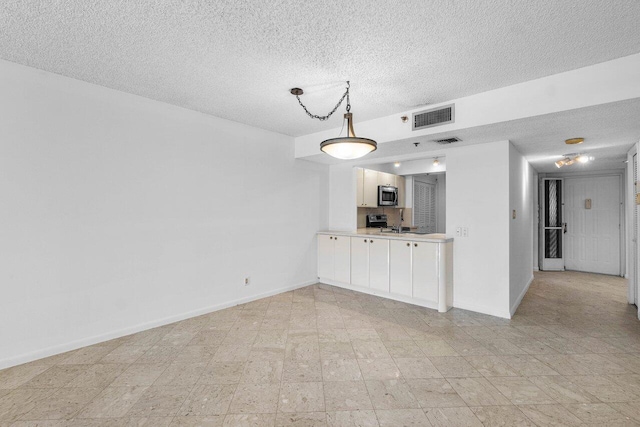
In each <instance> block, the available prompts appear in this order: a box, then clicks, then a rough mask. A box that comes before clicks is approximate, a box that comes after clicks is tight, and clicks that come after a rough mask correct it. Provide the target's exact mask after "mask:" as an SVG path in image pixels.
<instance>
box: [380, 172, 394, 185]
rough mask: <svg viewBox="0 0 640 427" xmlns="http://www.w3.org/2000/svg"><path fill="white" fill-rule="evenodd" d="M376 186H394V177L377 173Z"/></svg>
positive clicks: (384, 173)
mask: <svg viewBox="0 0 640 427" xmlns="http://www.w3.org/2000/svg"><path fill="white" fill-rule="evenodd" d="M378 185H390V186H392V187H395V186H396V176H395V175H393V174H390V173H386V172H378Z"/></svg>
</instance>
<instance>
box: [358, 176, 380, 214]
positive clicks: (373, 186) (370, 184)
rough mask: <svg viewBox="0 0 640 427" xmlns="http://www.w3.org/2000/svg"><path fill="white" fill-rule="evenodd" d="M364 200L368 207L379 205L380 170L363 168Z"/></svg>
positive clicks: (364, 204) (365, 205)
mask: <svg viewBox="0 0 640 427" xmlns="http://www.w3.org/2000/svg"><path fill="white" fill-rule="evenodd" d="M362 185H363V189H362V195H363V196H362V202H363V206H364V207H367V208H375V207H378V171H372V170H370V169H363V179H362Z"/></svg>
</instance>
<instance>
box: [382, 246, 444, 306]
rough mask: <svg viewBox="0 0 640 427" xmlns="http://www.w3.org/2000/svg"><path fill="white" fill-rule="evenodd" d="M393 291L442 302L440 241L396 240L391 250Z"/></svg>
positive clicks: (390, 283)
mask: <svg viewBox="0 0 640 427" xmlns="http://www.w3.org/2000/svg"><path fill="white" fill-rule="evenodd" d="M389 260H390V263H389V288H390V292H391V293H392V294H397V295H402V296H407V297H413V298H416V299H420V300H424V301H429V302H431V303H437V302H438V292H439V291H438V288H439V282H438V244H437V243H429V242H408V241H404V240H392V241H391V242H390V254H389Z"/></svg>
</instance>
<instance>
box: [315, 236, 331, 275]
mask: <svg viewBox="0 0 640 427" xmlns="http://www.w3.org/2000/svg"><path fill="white" fill-rule="evenodd" d="M333 248H334V246H333V236H327V235H326V234H320V235H318V277H321V278H324V279H331V280H333V266H334V249H333Z"/></svg>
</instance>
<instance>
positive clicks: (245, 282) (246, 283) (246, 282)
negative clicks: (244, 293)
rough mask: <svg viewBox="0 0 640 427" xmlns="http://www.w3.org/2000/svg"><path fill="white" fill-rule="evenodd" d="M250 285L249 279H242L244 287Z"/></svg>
mask: <svg viewBox="0 0 640 427" xmlns="http://www.w3.org/2000/svg"><path fill="white" fill-rule="evenodd" d="M250 284H251V277H245V278H244V285H245V286H249V285H250Z"/></svg>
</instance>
